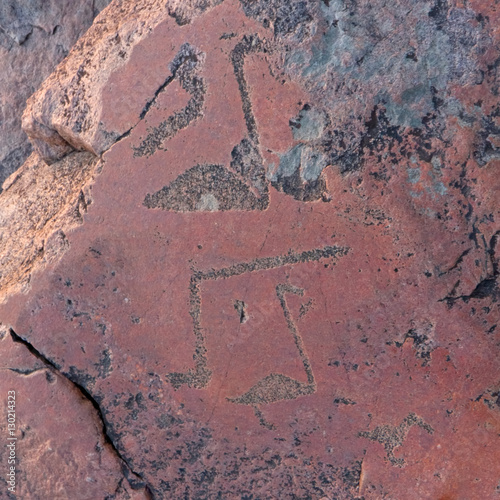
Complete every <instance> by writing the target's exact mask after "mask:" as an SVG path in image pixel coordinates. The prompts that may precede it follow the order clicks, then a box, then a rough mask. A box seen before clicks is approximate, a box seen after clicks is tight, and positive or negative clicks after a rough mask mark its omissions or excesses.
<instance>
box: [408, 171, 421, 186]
mask: <svg viewBox="0 0 500 500" xmlns="http://www.w3.org/2000/svg"><path fill="white" fill-rule="evenodd" d="M419 180H420V168H419V167H416V168H408V181H409V182H411V184H416V183H417V182H418V181H419Z"/></svg>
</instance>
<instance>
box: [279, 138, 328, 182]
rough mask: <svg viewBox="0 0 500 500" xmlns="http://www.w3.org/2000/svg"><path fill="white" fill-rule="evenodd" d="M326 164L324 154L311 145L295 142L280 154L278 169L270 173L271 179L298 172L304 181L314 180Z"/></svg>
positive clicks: (289, 175)
mask: <svg viewBox="0 0 500 500" xmlns="http://www.w3.org/2000/svg"><path fill="white" fill-rule="evenodd" d="M326 165H327V159H326V156H325V155H324V154H323V153H321V152H319V151H316V150H314V149H313V148H312V147H311V146H307V145H304V144H297V145H296V146H294V147H293V148H292V149H290V150H288V151H287V152H286V153H284V154H283V155H281V156H280V163H279V166H278V169H277V170H276V171H275V172H274V173H273V174H272V175H271V180H272V181H277V180H278V179H279V178H283V177H291V176H293V175H294V174H295V172H297V171H299V172H300V177H301V179H302V180H303V181H304V182H307V181H315V180H317V179H318V177H319V176H320V174H321V172H322V171H323V169H324V168H325V167H326Z"/></svg>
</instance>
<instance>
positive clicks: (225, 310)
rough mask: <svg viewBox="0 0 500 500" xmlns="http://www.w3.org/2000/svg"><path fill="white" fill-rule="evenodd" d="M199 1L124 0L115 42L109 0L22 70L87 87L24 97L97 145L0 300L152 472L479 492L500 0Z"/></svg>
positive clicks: (173, 480) (392, 490)
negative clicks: (35, 261)
mask: <svg viewBox="0 0 500 500" xmlns="http://www.w3.org/2000/svg"><path fill="white" fill-rule="evenodd" d="M203 4H206V5H207V6H209V7H211V8H209V9H207V10H206V11H205V12H200V13H199V15H197V16H192V17H191V18H190V20H189V23H184V22H183V21H182V19H181V18H182V16H181V15H180V14H179V15H178V16H177V17H179V19H181V22H178V21H179V19H176V17H175V16H174V17H172V13H171V12H170V13H169V10H168V9H165V10H163V11H162V12H160V10H159V9H158V10H155V8H154V5H153V4H147V3H145V2H144V3H140V4H135V5H136V7H137V10H136V11H135V15H136V24H137V25H138V26H139V29H138V33H139V35H138V37H137V38H135V39H134V41H133V44H134V47H133V50H132V49H131V50H130V52H127V54H126V57H125V59H123V61H121V62H117V61H118V59H119V57H118V52H115V49H110V48H109V47H110V46H109V45H107V44H108V43H109V42H110V40H111V39H112V37H113V29H116V30H117V32H119V33H122V34H123V33H126V32H128V31H127V30H130V29H132V28H131V27H132V26H133V22H132V17H133V10H127V9H126V8H125V4H124V3H120V2H116V3H113V4H112V5H111V6H110V7H109V9H108V14H109V20H108V21H107V23H108V24H107V25H106V26H107V28H106V29H104V28H103V29H102V30H101V32H99V29H101V28H99V26H98V25H96V27H95V30H94V31H93V32H92V33H89V35H88V37H87V38H85V37H84V38H83V39H82V41H81V44H80V45H79V47H78V48H77V49H75V52H74V53H73V54H72V56H71V58H70V59H68V60H67V62H66V66H65V67H66V68H67V70H68V74H66V75H64V73H63V72H61V71H62V70H61V69H60V72H59V73H58V75H55V76H54V77H53V78H52V80H50V81H48V82H47V84H46V86H45V87H44V90H42V91H40V92H39V93H38V95H37V96H35V97H34V98H33V100H32V108H31V109H32V110H33V113H35V112H36V113H38V111H36V110H37V109H42V108H43V105H44V104H43V103H48V102H49V101H50V99H49V96H50V91H51V89H53V91H54V95H64V92H66V90H65V89H73V90H74V91H75V95H76V94H77V93H78V92H79V91H80V90H82V89H86V90H85V92H86V93H85V95H83V93H82V94H79V95H81V96H82V100H81V101H80V102H79V103H78V106H77V107H75V108H72V105H71V104H67V105H66V104H64V103H61V104H57V106H55V108H54V109H53V110H49V111H50V112H49V111H47V113H46V114H45V115H43V116H44V118H43V120H45V121H43V120H42V121H40V123H42V122H43V124H44V125H45V126H47V127H48V128H49V129H50V130H56V129H57V126H53V124H54V123H56V124H57V123H58V120H59V119H60V117H61V116H63V114H64V113H63V112H67V116H66V118H67V122H65V123H66V124H70V123H76V122H74V121H73V122H72V120H76V119H77V117H78V116H80V117H84V118H85V120H87V119H88V120H89V122H88V123H89V124H90V125H89V129H88V130H84V129H82V130H80V131H79V130H74V131H72V132H71V134H69V133H68V136H67V137H66V138H67V139H68V140H71V141H72V145H73V146H72V147H76V148H78V147H87V146H86V144H87V143H88V144H90V143H91V142H92V141H93V140H94V139H89V138H91V137H94V138H95V139H96V140H95V142H94V144H97V145H98V144H101V145H102V144H105V146H103V148H101V146H99V148H101V149H99V148H97V146H96V148H97V149H96V148H94V146H92V147H91V148H90V149H92V148H94V150H95V152H102V151H104V149H107V151H105V152H104V154H103V155H102V159H101V161H102V172H101V173H100V174H99V175H97V176H96V177H95V179H94V181H93V187H92V200H93V202H92V205H91V206H90V207H89V208H88V211H87V212H86V213H85V214H84V215H83V222H84V223H83V224H81V225H79V226H78V227H75V228H74V229H73V230H72V231H71V232H69V233H68V234H67V240H68V242H69V245H70V246H69V249H68V250H67V251H66V252H64V253H60V254H59V255H58V258H57V259H53V260H52V261H51V262H49V263H47V265H46V267H45V268H44V270H43V272H38V273H36V274H34V275H33V278H32V280H31V289H30V290H29V291H28V293H27V294H13V293H10V294H9V296H8V297H7V301H6V303H5V304H3V305H2V306H0V318H2V321H4V322H6V323H8V324H10V325H12V327H13V328H14V330H15V331H16V332H18V333H19V335H22V337H23V338H25V339H26V340H27V341H28V342H30V343H31V344H32V345H33V346H35V347H36V348H37V349H38V350H39V351H40V352H42V353H44V355H45V356H46V357H48V358H50V359H51V360H52V361H53V362H54V363H55V364H56V365H57V366H58V367H60V373H61V374H62V375H64V376H65V377H67V378H68V379H70V380H72V381H73V382H74V383H77V384H79V385H81V386H82V387H84V388H85V390H86V391H88V393H89V394H91V395H92V397H93V398H94V400H95V401H96V403H97V404H98V405H99V407H100V410H101V412H102V415H103V417H104V418H105V420H106V422H107V428H108V436H109V437H110V439H111V440H112V442H113V444H114V446H115V447H116V449H117V450H118V451H119V453H120V454H121V455H122V456H123V457H124V458H125V459H126V461H127V463H128V464H129V466H130V468H131V469H132V470H134V471H135V472H137V473H138V474H140V475H141V476H142V477H143V479H144V480H145V481H146V482H147V484H148V487H149V489H150V491H151V495H152V496H153V498H159V499H161V498H193V499H195V498H218V497H219V498H266V499H267V498H269V499H271V498H290V499H292V498H311V499H324V498H344V499H349V498H351V499H354V498H365V499H374V500H375V499H380V498H405V499H406V498H409V499H421V498H457V499H458V498H494V496H495V495H497V494H498V481H499V479H500V478H499V477H498V471H497V470H496V469H495V465H496V464H497V463H498V462H499V460H500V451H499V450H500V447H499V446H498V444H499V435H500V407H499V405H498V401H497V399H498V387H499V382H500V380H499V376H498V373H499V368H500V366H499V359H500V357H499V356H498V348H499V338H498V335H499V331H498V326H497V325H498V324H499V319H500V318H499V301H498V299H499V291H498V276H499V267H498V266H499V262H498V259H499V257H498V256H499V253H498V238H499V237H500V227H499V226H498V218H499V216H500V214H499V206H498V192H499V190H500V184H499V182H500V180H499V177H498V175H497V169H498V165H499V162H498V158H497V156H496V154H497V153H496V149H495V147H496V146H495V144H496V142H495V141H496V138H497V136H498V130H497V126H498V123H497V121H498V113H499V112H498V81H497V66H498V60H499V57H500V54H499V50H498V46H499V40H498V32H497V31H496V30H495V26H496V25H497V23H498V18H499V14H498V12H497V10H496V9H495V7H493V6H485V5H484V3H481V2H470V3H468V4H467V5H464V4H462V3H461V2H453V3H451V2H441V1H439V2H412V1H407V2H403V1H400V2H395V3H393V4H391V6H386V5H385V4H384V3H383V2H375V3H374V2H368V1H366V2H351V1H345V2H340V1H339V2H337V1H330V2H317V3H316V2H314V3H313V2H299V1H297V2H281V1H273V2H260V3H259V2H246V1H243V2H241V3H240V2H239V1H236V0H226V1H225V2H222V3H221V4H219V5H215V4H213V3H210V2H209V3H205V2H200V3H199V4H196V5H200V6H202V5H203ZM375 4H376V5H375ZM128 5H129V7H130V4H128ZM172 5H174V4H171V6H172ZM370 5H371V6H372V11H371V12H372V13H370ZM143 6H144V9H145V7H146V6H150V7H151V9H150V10H149V11H146V10H141V9H142V8H143ZM122 7H123V8H124V9H125V10H123V12H121V10H120V9H122ZM130 8H131V7H130ZM201 10H203V9H201ZM121 16H123V19H124V21H123V23H121V21H120V19H121ZM143 20H144V22H145V24H141V22H142V21H143ZM146 27H151V31H148V29H146ZM106 30H107V31H106ZM120 30H122V31H120ZM141 30H142V31H141ZM99 33H101V35H100V34H99ZM462 35H463V36H465V38H466V40H465V41H463V44H464V46H465V47H466V48H467V50H464V47H461V46H460V45H461V44H462V42H459V41H458V38H459V37H460V36H462ZM99 36H101V38H99ZM457 37H458V38H457ZM120 40H122V38H121V34H120ZM374 42H377V43H374ZM466 42H467V43H466ZM119 43H122V42H119ZM330 43H332V44H333V47H334V48H335V51H330V49H329V47H330V45H328V44H330ZM411 47H413V49H414V51H413V52H408V50H409V48H411ZM94 48H95V49H94ZM94 50H95V52H94ZM96 54H100V55H102V56H103V57H104V55H106V57H107V58H106V59H103V60H102V61H101V60H99V61H98V59H99V58H98V57H97V55H96ZM384 54H387V57H386V58H384ZM87 56H88V59H87ZM87 60H93V61H94V62H95V64H94V63H92V64H90V65H89V66H88V74H84V73H87V66H86V64H87V62H86V61H87ZM313 63H314V64H313ZM410 64H416V65H417V66H416V67H415V68H413V67H410V66H408V68H406V66H405V65H410ZM81 67H82V68H83V71H82V72H80V75H81V81H82V82H83V83H82V86H79V85H78V84H77V79H78V70H79V68H81ZM97 68H101V69H102V73H103V75H104V76H103V79H102V80H99V77H98V75H97V73H96V71H97ZM405 68H406V69H405ZM412 68H413V69H412ZM70 70H71V71H70ZM478 75H481V76H482V78H477V77H478ZM72 79H74V80H72ZM71 81H73V83H72V86H66V87H65V85H67V83H68V82H71ZM61 82H62V83H61ZM431 83H432V85H431ZM89 89H93V90H92V98H91V97H89V95H90V94H89V93H88V90H89ZM382 89H383V91H384V93H383V94H381V90H382ZM73 90H71V91H73ZM123 96H127V98H124V97H123ZM54 102H55V101H54ZM94 103H98V104H95V106H94ZM86 105H87V106H88V111H86V109H87V108H85V106H86ZM49 108H50V106H49ZM49 108H47V109H49ZM73 109H74V110H75V114H74V115H73V114H72V110H73ZM76 111H78V112H80V111H82V114H80V115H79V114H78V113H76ZM33 116H35V115H33ZM40 116H41V115H40ZM97 116H98V117H99V118H98V119H97V118H96V117H97ZM78 119H79V118H78ZM51 120H53V121H51ZM69 128H71V127H69ZM61 130H63V129H61ZM102 131H108V132H110V133H111V134H112V135H110V136H109V142H106V143H104V142H99V141H100V140H101V139H99V140H97V138H99V137H105V136H106V134H104V132H102ZM94 132H95V134H96V135H92V134H94ZM123 133H125V134H126V135H125V136H121V135H120V134H123ZM62 136H63V134H61V137H62ZM117 137H119V138H120V139H121V140H119V141H117ZM106 140H108V139H106ZM88 144H87V145H88ZM47 145H48V146H47V147H49V148H50V147H52V146H51V144H50V141H48V142H47ZM63 161H64V160H63ZM58 164H59V163H56V164H55V165H58ZM59 182H60V181H59ZM7 193H8V192H6V194H7ZM6 231H9V229H8V228H7V229H6Z"/></svg>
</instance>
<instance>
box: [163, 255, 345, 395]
mask: <svg viewBox="0 0 500 500" xmlns="http://www.w3.org/2000/svg"><path fill="white" fill-rule="evenodd" d="M348 251H349V248H348V247H338V246H326V247H324V248H318V249H314V250H308V251H304V252H298V253H297V252H289V253H288V254H285V255H280V256H277V257H263V258H259V259H254V260H252V261H249V262H241V263H239V264H235V265H232V266H228V267H224V268H221V269H218V270H214V269H211V270H209V271H196V270H194V271H193V274H192V275H191V279H190V283H189V291H190V299H189V302H190V310H189V314H190V316H191V318H192V319H193V333H194V336H195V353H194V355H193V361H194V365H195V367H194V369H190V370H188V371H187V372H186V373H180V372H174V373H169V374H167V375H166V379H167V381H169V382H170V383H171V384H172V386H173V387H174V388H175V389H178V388H179V387H181V386H182V385H184V384H186V385H188V386H189V387H194V388H196V389H203V388H204V387H206V386H207V385H208V383H209V382H210V379H211V376H212V372H211V371H210V370H209V369H208V362H207V349H206V346H205V336H204V334H203V329H202V327H201V289H200V285H201V283H202V282H203V281H205V280H213V281H215V280H218V279H227V278H230V277H232V276H240V275H242V274H244V273H247V272H250V273H251V272H256V271H263V270H269V269H276V268H278V267H283V266H288V265H294V264H299V263H305V262H317V261H319V260H321V259H326V258H329V257H333V258H335V257H337V256H340V257H342V256H344V255H346V254H347V252H348ZM283 300H284V299H283ZM285 318H286V315H285ZM287 321H288V319H287ZM295 332H296V328H295ZM296 344H297V342H296ZM297 346H298V347H300V346H301V344H300V343H298V344H297ZM299 351H300V349H299ZM302 353H303V349H302ZM302 361H303V362H304V359H302ZM304 367H306V364H304ZM309 369H310V367H309ZM306 373H307V375H308V380H309V377H310V373H309V372H308V371H307V369H306ZM311 375H312V373H311ZM313 381H314V378H313Z"/></svg>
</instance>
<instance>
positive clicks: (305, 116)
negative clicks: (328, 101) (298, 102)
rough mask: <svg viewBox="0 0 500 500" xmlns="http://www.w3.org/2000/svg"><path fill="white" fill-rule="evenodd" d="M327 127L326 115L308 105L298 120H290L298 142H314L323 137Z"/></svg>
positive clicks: (294, 136)
mask: <svg viewBox="0 0 500 500" xmlns="http://www.w3.org/2000/svg"><path fill="white" fill-rule="evenodd" d="M325 126H326V118H325V113H324V112H321V111H319V110H318V109H315V108H312V107H311V106H309V105H306V106H304V107H303V108H302V110H301V111H300V113H299V114H298V116H297V118H295V119H293V120H290V127H291V129H292V133H293V138H294V139H295V140H297V141H312V140H314V139H318V138H319V137H321V136H322V135H323V132H324V130H325Z"/></svg>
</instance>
